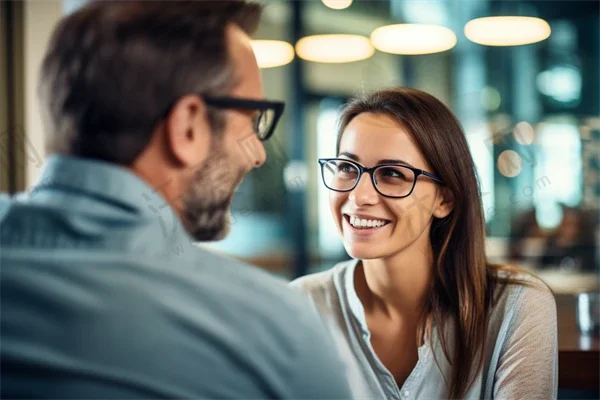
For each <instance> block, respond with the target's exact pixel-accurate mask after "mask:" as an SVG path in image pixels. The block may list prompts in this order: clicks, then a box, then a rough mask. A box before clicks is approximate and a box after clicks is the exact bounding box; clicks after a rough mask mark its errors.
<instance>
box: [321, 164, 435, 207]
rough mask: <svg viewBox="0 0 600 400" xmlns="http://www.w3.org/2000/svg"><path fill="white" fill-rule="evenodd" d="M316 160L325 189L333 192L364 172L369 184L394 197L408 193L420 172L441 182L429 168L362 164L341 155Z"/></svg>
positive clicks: (345, 187)
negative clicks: (369, 180)
mask: <svg viewBox="0 0 600 400" xmlns="http://www.w3.org/2000/svg"><path fill="white" fill-rule="evenodd" d="M319 164H321V176H322V178H323V183H324V184H325V186H326V187H327V188H328V189H330V190H333V191H336V192H349V191H351V190H353V189H354V188H355V187H356V185H358V182H360V178H361V177H362V174H363V173H365V172H368V173H369V174H370V175H371V181H372V182H373V186H374V187H375V190H377V192H378V193H379V194H381V195H382V196H385V197H391V198H396V199H400V198H403V197H407V196H410V194H411V193H412V192H413V190H414V188H415V185H416V183H417V178H418V177H419V176H420V175H424V176H426V177H428V178H430V179H433V180H434V181H436V182H439V183H442V184H443V183H444V182H443V181H442V180H441V179H440V178H439V177H438V176H437V175H435V174H433V173H431V172H427V171H424V170H422V169H418V168H413V167H409V166H406V165H401V164H381V165H377V166H375V167H372V168H366V167H363V166H362V165H360V164H359V163H357V162H354V161H351V160H346V159H343V158H320V159H319Z"/></svg>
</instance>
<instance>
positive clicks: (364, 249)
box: [344, 243, 382, 260]
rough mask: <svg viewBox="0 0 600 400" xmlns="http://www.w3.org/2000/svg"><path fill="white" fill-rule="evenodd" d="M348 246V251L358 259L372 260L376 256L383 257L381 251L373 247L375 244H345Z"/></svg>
mask: <svg viewBox="0 0 600 400" xmlns="http://www.w3.org/2000/svg"><path fill="white" fill-rule="evenodd" d="M344 247H345V248H346V253H348V255H349V256H350V257H352V258H354V259H357V260H372V259H376V258H381V256H382V254H381V251H378V250H377V249H374V248H373V245H370V246H369V245H368V244H366V243H365V244H362V245H361V244H359V245H357V244H346V243H345V244H344Z"/></svg>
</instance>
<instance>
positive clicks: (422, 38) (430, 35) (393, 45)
mask: <svg viewBox="0 0 600 400" xmlns="http://www.w3.org/2000/svg"><path fill="white" fill-rule="evenodd" d="M371 42H372V43H373V46H375V48H376V49H377V50H381V51H384V52H386V53H392V54H405V55H416V54H432V53H439V52H442V51H446V50H450V49H451V48H453V47H454V46H455V45H456V35H455V34H454V32H452V31H451V30H450V29H448V28H446V27H443V26H440V25H425V24H396V25H386V26H382V27H379V28H377V29H375V30H374V31H373V33H371Z"/></svg>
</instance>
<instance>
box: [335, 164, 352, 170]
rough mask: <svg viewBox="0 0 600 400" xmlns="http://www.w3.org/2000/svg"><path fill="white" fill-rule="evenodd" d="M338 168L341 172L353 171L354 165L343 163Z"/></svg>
mask: <svg viewBox="0 0 600 400" xmlns="http://www.w3.org/2000/svg"><path fill="white" fill-rule="evenodd" d="M338 170H339V171H341V172H353V171H354V167H352V165H351V164H348V163H341V164H340V165H339V167H338Z"/></svg>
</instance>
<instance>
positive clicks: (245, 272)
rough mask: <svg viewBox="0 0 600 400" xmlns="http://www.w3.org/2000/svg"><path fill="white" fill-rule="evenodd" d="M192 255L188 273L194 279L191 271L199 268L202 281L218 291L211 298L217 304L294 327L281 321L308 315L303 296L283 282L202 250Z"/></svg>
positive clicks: (221, 255) (233, 259) (229, 258)
mask: <svg viewBox="0 0 600 400" xmlns="http://www.w3.org/2000/svg"><path fill="white" fill-rule="evenodd" d="M194 251H195V254H194V259H195V261H192V263H193V264H196V265H191V267H192V271H190V272H189V273H190V274H192V275H195V273H194V272H193V270H194V269H195V268H196V267H199V268H200V269H201V271H202V272H201V276H203V277H204V278H202V279H208V280H212V281H214V282H215V285H216V287H219V288H220V291H219V292H218V293H213V294H214V295H219V296H220V297H221V301H224V302H231V303H234V304H236V305H237V306H240V307H242V308H243V309H246V310H247V312H249V313H260V314H265V315H271V316H273V317H274V318H275V317H278V318H279V320H280V321H281V323H282V324H285V323H291V324H292V325H294V322H293V321H287V322H284V320H287V319H288V318H290V319H294V318H293V316H294V315H296V317H297V316H298V313H300V314H303V315H304V314H306V313H307V312H308V302H307V300H306V298H305V296H302V295H301V294H300V293H298V292H297V291H295V290H292V289H291V288H290V287H289V286H288V283H289V282H288V281H287V280H286V279H284V278H281V277H278V276H276V275H274V274H273V273H271V272H269V271H267V270H264V269H261V268H260V267H257V266H254V265H250V264H248V263H245V262H243V261H240V260H237V259H235V258H233V257H231V256H228V255H223V254H218V253H215V252H213V251H211V250H209V249H206V248H203V247H196V248H195V249H194ZM188 269H189V268H188ZM199 276H200V275H199ZM199 276H198V277H199ZM198 277H195V278H194V279H197V278H198ZM309 318H310V317H309Z"/></svg>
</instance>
